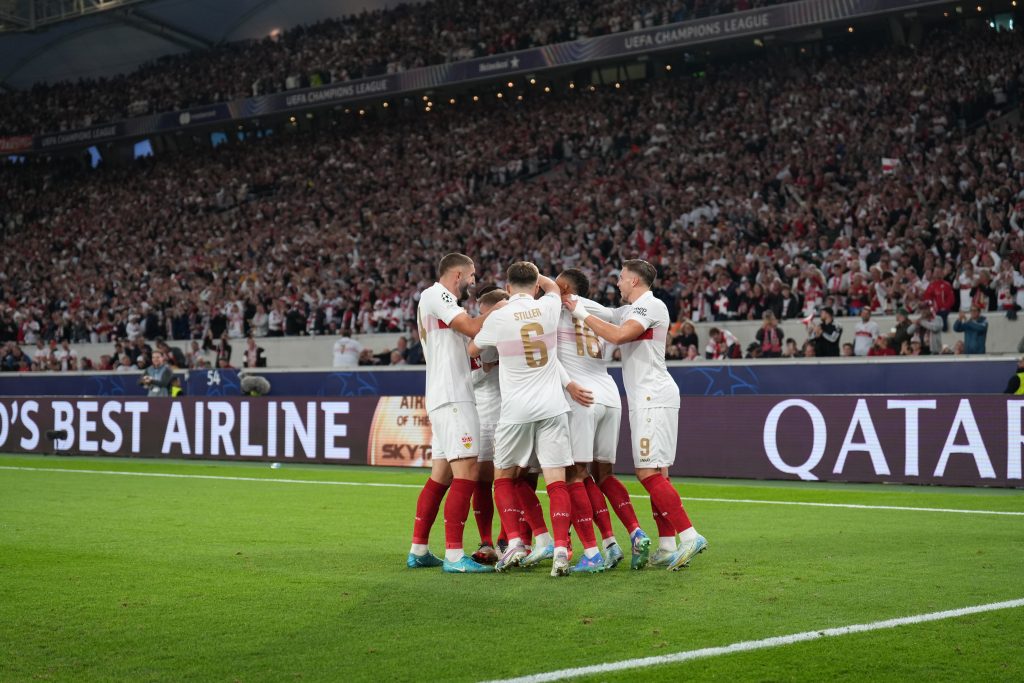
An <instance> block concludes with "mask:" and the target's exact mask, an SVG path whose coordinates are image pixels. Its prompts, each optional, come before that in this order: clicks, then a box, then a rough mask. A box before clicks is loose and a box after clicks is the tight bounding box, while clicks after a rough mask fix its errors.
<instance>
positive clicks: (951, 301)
mask: <svg viewBox="0 0 1024 683" xmlns="http://www.w3.org/2000/svg"><path fill="white" fill-rule="evenodd" d="M931 278H932V279H931V281H930V282H929V283H928V287H927V288H926V289H925V291H924V298H925V301H931V302H932V304H934V308H935V312H936V313H937V314H938V315H939V317H940V318H941V319H942V331H943V332H945V331H946V330H948V329H949V325H948V322H947V320H948V318H949V314H950V313H951V312H952V311H953V306H955V305H956V295H955V294H954V292H953V285H951V284H949V282H948V281H947V280H946V278H945V275H944V273H943V270H942V267H941V266H935V267H934V268H932V272H931Z"/></svg>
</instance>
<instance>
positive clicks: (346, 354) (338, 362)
mask: <svg viewBox="0 0 1024 683" xmlns="http://www.w3.org/2000/svg"><path fill="white" fill-rule="evenodd" d="M362 351H363V345H362V344H360V343H359V342H357V341H356V340H355V339H352V338H351V337H342V338H341V339H339V340H338V341H336V342H334V367H336V368H354V367H357V366H358V365H359V354H360V353H362Z"/></svg>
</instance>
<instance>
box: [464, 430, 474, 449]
mask: <svg viewBox="0 0 1024 683" xmlns="http://www.w3.org/2000/svg"><path fill="white" fill-rule="evenodd" d="M462 447H463V448H465V449H466V450H467V451H468V450H469V449H470V448H472V447H473V437H472V436H470V435H469V434H463V435H462Z"/></svg>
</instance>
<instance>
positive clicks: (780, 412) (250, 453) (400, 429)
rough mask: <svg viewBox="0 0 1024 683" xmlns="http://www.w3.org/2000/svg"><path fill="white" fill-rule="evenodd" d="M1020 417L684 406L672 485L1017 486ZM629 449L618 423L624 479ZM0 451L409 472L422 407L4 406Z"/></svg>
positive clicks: (950, 404) (423, 420)
mask: <svg viewBox="0 0 1024 683" xmlns="http://www.w3.org/2000/svg"><path fill="white" fill-rule="evenodd" d="M1022 414H1024V397H1008V396H993V395H988V396H978V395H959V396H950V395H913V396H906V395H900V396H878V395H874V396H857V395H852V396H791V395H790V396H777V395H761V396H695V397H688V398H686V399H685V400H684V402H683V409H682V410H681V412H680V419H679V441H678V444H679V446H678V454H677V458H676V463H675V466H674V467H673V468H672V470H671V473H672V474H673V475H676V476H700V477H726V478H728V477H739V478H757V479H792V480H803V481H854V482H902V483H917V484H940V485H958V486H996V487H1020V486H1021V485H1022V484H1021V447H1022V445H1024V434H1022V424H1021V418H1022ZM629 439H630V436H629V426H628V421H627V418H626V416H625V415H624V417H623V424H622V429H621V433H620V439H619V451H618V452H619V459H618V460H619V461H618V463H617V469H618V470H619V471H620V472H624V473H625V472H629V471H631V470H632V465H633V462H632V457H631V447H630V443H629ZM0 451H4V452H14V453H58V454H60V453H64V454H85V455H110V456H127V457H146V458H156V457H170V458H196V459H214V460H248V461H261V460H262V461H268V460H269V461H274V462H285V463H290V462H317V463H350V464H360V465H375V466H406V467H408V466H413V467H415V466H423V465H425V464H427V463H428V462H429V457H430V420H429V417H428V415H427V412H426V409H425V405H424V400H423V397H422V396H351V397H333V398H330V399H328V398H315V399H312V398H311V399H302V398H296V399H292V400H283V399H271V398H196V397H189V398H184V399H176V400H174V399H146V398H121V397H118V398H111V397H94V398H88V399H83V398H76V399H60V398H25V397H20V398H9V397H7V398H2V399H0ZM641 464H642V463H641Z"/></svg>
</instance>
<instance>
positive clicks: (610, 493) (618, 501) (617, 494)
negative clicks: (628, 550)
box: [601, 475, 640, 534]
mask: <svg viewBox="0 0 1024 683" xmlns="http://www.w3.org/2000/svg"><path fill="white" fill-rule="evenodd" d="M601 492H602V493H604V495H606V496H607V497H608V503H609V504H610V506H611V509H612V510H614V511H615V514H616V515H617V516H618V518H619V521H620V522H622V526H624V527H626V531H627V532H629V533H631V534H632V533H633V532H634V531H636V530H637V529H639V528H640V522H638V521H637V519H636V510H634V509H633V503H632V502H630V500H629V491H627V490H626V487H625V486H623V485H622V482H621V481H619V480H618V479H616V478H615V477H614V475H608V476H607V477H605V478H604V481H602V482H601Z"/></svg>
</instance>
